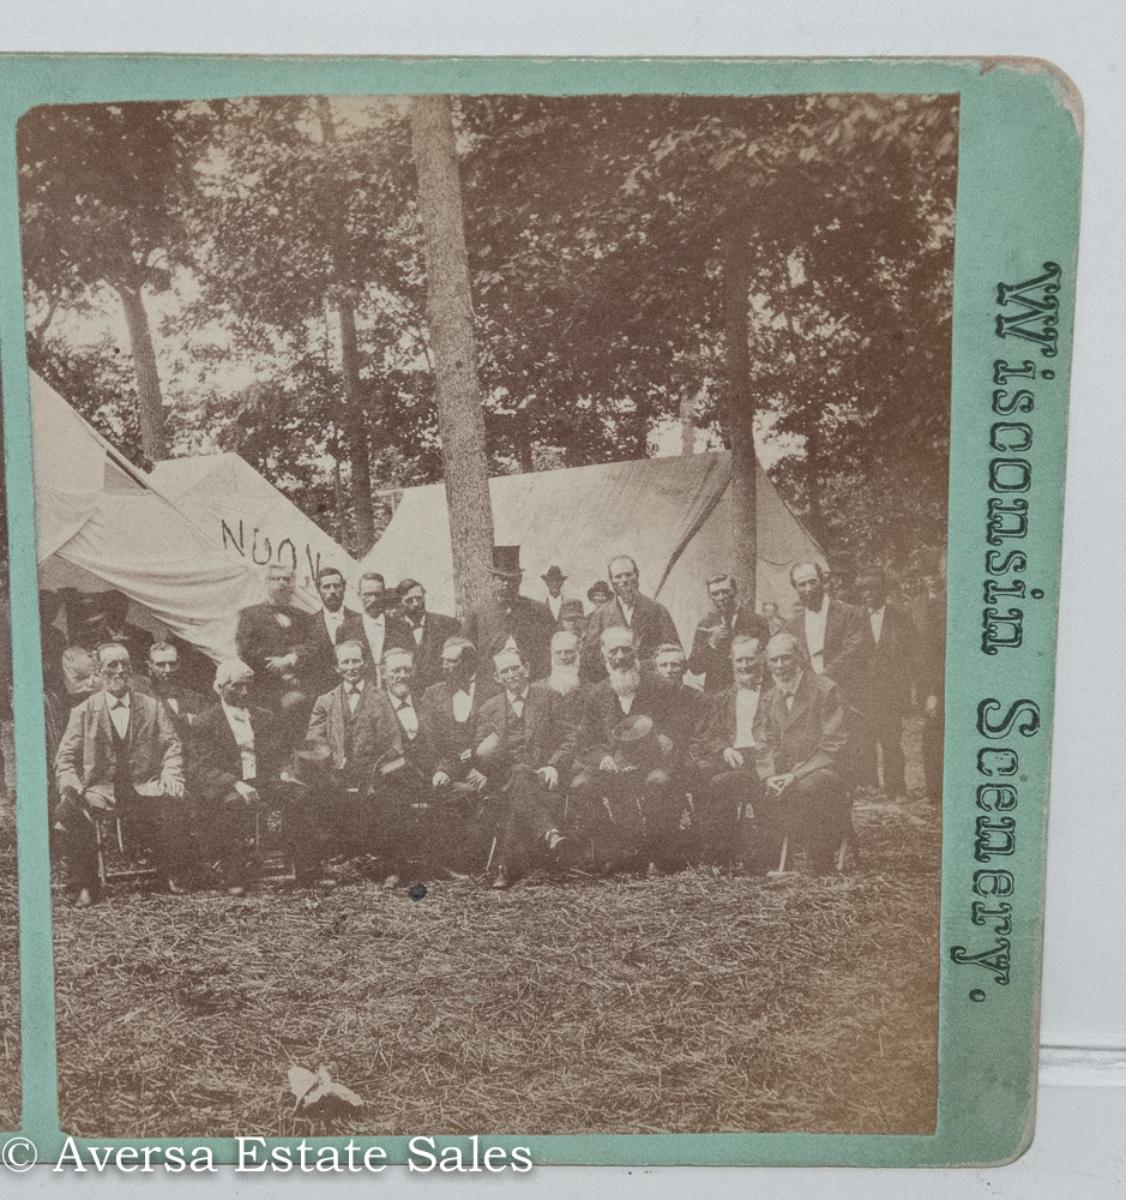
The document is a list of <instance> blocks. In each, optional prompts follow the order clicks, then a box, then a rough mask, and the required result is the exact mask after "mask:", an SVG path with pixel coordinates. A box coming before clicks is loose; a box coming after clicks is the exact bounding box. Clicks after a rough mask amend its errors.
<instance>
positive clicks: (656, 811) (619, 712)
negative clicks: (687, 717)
mask: <svg viewBox="0 0 1126 1200" xmlns="http://www.w3.org/2000/svg"><path fill="white" fill-rule="evenodd" d="M602 656H603V661H604V666H605V669H606V672H607V677H606V678H605V679H603V680H600V681H599V682H598V683H596V684H595V685H594V686H593V687H592V688H591V690H590V693H589V695H588V696H587V699H586V704H585V705H584V707H583V715H582V720H581V721H580V723H579V730H578V736H577V738H576V742H575V757H576V762H577V764H578V766H579V767H580V768H581V769H580V771H579V774H578V775H576V776H575V778H574V780H573V781H572V784H571V788H572V792H573V794H574V796H575V799H576V802H577V803H578V805H579V808H580V811H581V812H582V813H583V814H584V817H585V819H586V820H587V821H588V822H590V823H591V824H592V825H595V837H596V838H601V839H604V840H605V841H607V842H609V843H610V850H611V853H612V854H614V856H615V857H623V858H626V859H632V860H633V861H636V862H639V863H647V864H648V871H649V873H650V874H657V873H659V872H660V871H661V870H662V869H665V870H668V869H671V867H672V865H673V864H674V861H675V853H676V846H675V839H676V832H677V828H678V826H679V824H680V816H681V812H682V805H681V803H680V797H679V796H678V794H677V792H676V788H675V784H674V778H673V769H674V761H675V759H674V755H675V747H674V744H673V741H672V738H671V737H670V736H669V734H668V732H667V730H668V729H669V728H670V726H671V724H672V723H673V714H672V711H671V709H672V703H673V700H674V698H675V697H674V694H673V691H672V689H671V688H670V687H669V685H668V682H667V681H666V680H664V679H660V678H658V677H657V676H656V675H654V674H653V673H651V672H643V671H642V670H641V662H640V659H639V657H638V653H637V645H636V643H635V642H634V635H633V633H632V631H631V630H629V629H626V628H624V627H622V626H617V625H613V626H611V627H610V628H608V629H606V630H605V631H604V632H603V634H602ZM641 717H644V718H646V719H647V721H648V722H649V725H650V728H648V729H646V728H645V723H644V722H640V721H637V720H634V721H632V722H627V721H626V718H641ZM623 725H629V726H630V727H629V728H623ZM638 733H640V745H638V746H636V747H635V748H633V749H629V748H627V747H631V746H633V742H632V740H630V739H632V738H633V737H634V735H635V734H638ZM603 813H606V815H607V816H608V817H609V825H606V824H605V823H604V822H602V823H601V828H598V827H597V825H598V823H599V819H600V817H601V815H602V814H603Z"/></svg>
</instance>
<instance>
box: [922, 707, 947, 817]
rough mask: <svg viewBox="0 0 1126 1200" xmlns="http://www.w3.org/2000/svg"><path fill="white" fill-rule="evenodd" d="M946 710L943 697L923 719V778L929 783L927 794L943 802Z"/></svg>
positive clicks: (938, 801) (937, 802)
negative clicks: (944, 709)
mask: <svg viewBox="0 0 1126 1200" xmlns="http://www.w3.org/2000/svg"><path fill="white" fill-rule="evenodd" d="M945 716H946V714H945V712H944V711H943V705H942V702H941V698H940V700H939V706H938V709H937V710H936V711H935V712H934V714H933V715H931V716H928V717H926V718H925V719H924V720H923V778H924V780H925V781H926V785H927V796H928V797H929V798H930V799H931V800H932V801H933V802H934V803H935V804H941V803H942V770H943V762H942V754H943V741H944V737H945V733H946V720H945Z"/></svg>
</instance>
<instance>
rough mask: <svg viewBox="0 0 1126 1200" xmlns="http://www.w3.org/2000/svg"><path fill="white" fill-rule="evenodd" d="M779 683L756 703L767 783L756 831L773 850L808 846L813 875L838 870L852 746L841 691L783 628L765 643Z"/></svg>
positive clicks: (762, 771)
mask: <svg viewBox="0 0 1126 1200" xmlns="http://www.w3.org/2000/svg"><path fill="white" fill-rule="evenodd" d="M766 662H767V666H768V667H769V668H770V674H771V675H772V676H773V678H774V687H773V688H772V689H771V691H770V692H768V693H767V695H766V696H764V697H763V700H762V703H761V704H760V705H759V707H758V712H757V714H756V717H755V728H754V740H755V744H756V746H760V747H762V750H761V753H760V757H759V767H758V773H759V777H760V779H762V780H763V781H764V783H765V787H764V794H763V797H762V799H761V801H760V804H759V810H758V812H757V819H756V823H755V824H756V830H755V836H756V837H761V839H762V841H763V844H764V847H765V849H766V850H767V851H768V852H769V853H770V854H771V855H772V856H773V854H774V852H775V851H776V849H778V848H780V846H781V843H782V841H783V839H786V841H787V845H788V848H789V850H790V851H791V852H792V851H793V850H794V849H795V848H796V847H798V846H804V847H805V851H806V862H807V866H808V867H809V869H810V870H811V871H812V872H813V873H814V874H815V875H823V874H826V873H828V872H830V871H831V870H832V869H833V853H834V851H835V850H836V849H837V847H838V846H839V845H840V844H841V841H842V840H843V838H844V837H845V836H846V834H847V833H848V830H849V818H848V798H847V794H846V789H845V782H844V777H843V766H842V764H843V762H844V756H845V751H846V749H847V747H848V736H847V734H846V732H845V708H844V702H843V701H842V699H841V693H840V689H839V688H838V687H837V685H836V684H835V683H834V682H833V681H832V680H831V679H829V678H828V677H827V676H825V675H817V674H814V672H813V671H811V670H808V669H807V668H806V667H805V659H804V656H803V655H802V651H801V646H800V644H799V643H798V640H797V638H795V637H794V636H793V635H792V634H789V633H778V634H775V635H774V637H772V638H771V639H770V641H769V642H768V643H767V646H766Z"/></svg>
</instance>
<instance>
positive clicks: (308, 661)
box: [235, 563, 316, 728]
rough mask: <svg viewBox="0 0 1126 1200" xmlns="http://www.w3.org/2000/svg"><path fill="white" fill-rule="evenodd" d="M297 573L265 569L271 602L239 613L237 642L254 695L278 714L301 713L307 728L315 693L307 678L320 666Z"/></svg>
mask: <svg viewBox="0 0 1126 1200" xmlns="http://www.w3.org/2000/svg"><path fill="white" fill-rule="evenodd" d="M293 588H294V571H293V568H292V567H287V566H286V565H285V564H284V563H271V564H270V566H269V569H268V570H267V572H266V597H267V599H266V603H265V604H252V605H250V606H249V607H248V608H244V609H242V611H241V612H240V613H239V615H238V628H237V630H236V632H235V646H236V647H237V649H238V656H239V659H240V660H241V661H242V662H243V663H245V664H246V666H247V667H249V668H250V671H251V675H250V679H251V680H253V690H254V694H255V699H256V700H257V702H258V703H259V704H262V705H264V706H265V707H266V708H270V709H272V710H273V711H275V712H279V711H281V710H285V711H286V712H289V713H294V712H299V713H300V718H301V719H300V725H301V727H302V728H304V724H305V720H306V719H307V716H308V706H309V705H310V704H311V703H312V699H311V697H307V695H306V692H305V687H306V685H305V682H304V676H305V675H306V673H307V672H309V671H310V670H311V669H312V668H313V667H314V665H315V662H316V649H315V639H314V636H313V632H312V630H311V628H310V625H311V622H310V618H309V614H308V613H304V612H302V611H301V610H300V609H299V608H295V607H294V606H293Z"/></svg>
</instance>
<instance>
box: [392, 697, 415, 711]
mask: <svg viewBox="0 0 1126 1200" xmlns="http://www.w3.org/2000/svg"><path fill="white" fill-rule="evenodd" d="M395 707H396V708H398V710H399V711H400V712H402V711H403V709H404V708H410V707H412V706H411V702H410V701H409V700H396V701H395Z"/></svg>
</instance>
